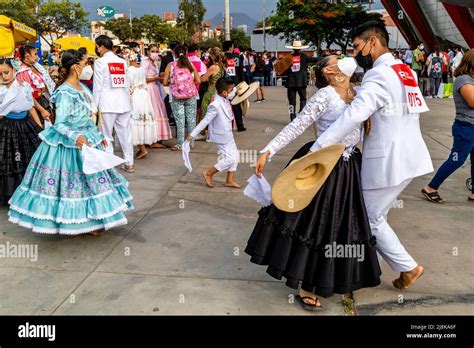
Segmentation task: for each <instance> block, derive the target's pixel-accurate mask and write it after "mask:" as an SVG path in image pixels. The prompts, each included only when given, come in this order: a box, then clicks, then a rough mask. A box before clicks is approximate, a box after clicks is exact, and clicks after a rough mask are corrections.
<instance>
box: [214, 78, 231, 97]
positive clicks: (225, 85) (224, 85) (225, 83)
mask: <svg viewBox="0 0 474 348" xmlns="http://www.w3.org/2000/svg"><path fill="white" fill-rule="evenodd" d="M230 85H234V81H233V80H231V79H228V78H226V77H220V78H219V79H218V80H217V81H216V90H217V94H221V93H222V92H225V91H227V90H228V89H229V86H230Z"/></svg>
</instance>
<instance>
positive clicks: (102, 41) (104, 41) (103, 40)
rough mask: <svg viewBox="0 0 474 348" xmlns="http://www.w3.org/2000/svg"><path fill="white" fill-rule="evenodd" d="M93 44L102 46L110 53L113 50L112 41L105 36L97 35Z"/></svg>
mask: <svg viewBox="0 0 474 348" xmlns="http://www.w3.org/2000/svg"><path fill="white" fill-rule="evenodd" d="M95 43H96V44H97V46H99V47H100V46H103V47H105V48H106V49H108V50H109V51H112V48H114V43H113V42H112V39H111V38H110V37H108V36H107V35H99V36H97V38H96V39H95Z"/></svg>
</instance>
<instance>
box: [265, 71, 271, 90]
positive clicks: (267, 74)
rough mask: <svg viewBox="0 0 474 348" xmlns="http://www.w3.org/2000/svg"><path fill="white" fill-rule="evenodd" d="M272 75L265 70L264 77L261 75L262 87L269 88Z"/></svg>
mask: <svg viewBox="0 0 474 348" xmlns="http://www.w3.org/2000/svg"><path fill="white" fill-rule="evenodd" d="M271 75H272V72H271V70H265V72H264V75H263V85H264V86H270V85H271V84H270V83H271V82H270V81H271V80H270V77H271Z"/></svg>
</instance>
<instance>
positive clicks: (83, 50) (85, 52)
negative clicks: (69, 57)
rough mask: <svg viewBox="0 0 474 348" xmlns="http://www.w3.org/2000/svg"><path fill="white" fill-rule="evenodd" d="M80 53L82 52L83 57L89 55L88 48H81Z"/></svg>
mask: <svg viewBox="0 0 474 348" xmlns="http://www.w3.org/2000/svg"><path fill="white" fill-rule="evenodd" d="M78 51H79V52H81V53H82V55H83V56H85V55H86V54H87V48H85V47H79V49H78Z"/></svg>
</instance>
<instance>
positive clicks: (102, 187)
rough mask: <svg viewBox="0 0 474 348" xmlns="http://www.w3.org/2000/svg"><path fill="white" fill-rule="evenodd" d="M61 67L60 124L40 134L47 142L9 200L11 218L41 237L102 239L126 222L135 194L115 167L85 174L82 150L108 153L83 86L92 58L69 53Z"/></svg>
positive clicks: (57, 97) (55, 100)
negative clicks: (92, 235)
mask: <svg viewBox="0 0 474 348" xmlns="http://www.w3.org/2000/svg"><path fill="white" fill-rule="evenodd" d="M61 63H62V71H61V76H62V77H63V78H65V81H64V83H63V84H61V85H60V87H58V88H57V89H56V91H55V92H54V94H53V97H52V101H53V103H54V104H55V106H56V119H55V124H54V126H52V127H49V128H47V129H46V130H44V131H43V132H41V133H40V135H39V137H40V138H41V140H42V141H43V142H42V143H41V145H40V146H39V147H38V149H37V150H36V152H35V154H34V155H33V158H32V159H31V162H30V164H29V165H28V168H27V170H26V174H25V177H24V179H23V181H22V183H21V185H20V186H19V187H18V189H17V190H16V191H15V193H14V194H13V196H12V198H11V200H10V202H9V203H10V210H9V212H8V215H9V220H10V221H11V222H13V223H17V224H19V225H20V226H23V227H26V228H29V229H32V230H33V232H37V233H46V234H65V235H78V234H83V233H90V234H94V235H98V234H101V233H102V232H103V230H108V229H110V228H112V227H116V226H119V225H124V224H126V223H127V219H126V217H125V215H124V212H125V211H127V210H129V209H133V205H132V203H131V200H132V196H131V195H130V193H129V191H128V188H127V186H128V183H127V181H126V180H125V179H124V177H123V176H122V175H120V174H119V173H118V172H117V171H116V170H115V168H112V169H109V170H105V171H102V172H98V173H96V174H91V175H86V174H84V172H83V170H82V164H83V159H82V156H81V151H80V149H81V148H82V146H92V147H94V148H97V149H99V150H104V149H105V146H106V145H107V143H106V141H105V138H104V136H103V135H102V133H100V132H99V130H98V128H97V126H96V125H95V124H94V122H93V121H92V119H91V116H92V114H93V113H95V112H96V111H97V108H96V107H95V105H94V102H93V98H92V95H91V93H90V92H89V89H88V88H87V87H86V86H84V85H83V84H81V83H80V82H79V80H80V79H84V77H86V78H87V77H88V78H90V77H91V74H90V72H89V71H87V70H86V69H88V68H87V56H85V55H83V54H82V53H81V52H79V51H76V50H67V51H66V52H64V54H63V57H62V61H61Z"/></svg>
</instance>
